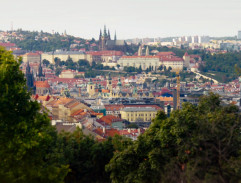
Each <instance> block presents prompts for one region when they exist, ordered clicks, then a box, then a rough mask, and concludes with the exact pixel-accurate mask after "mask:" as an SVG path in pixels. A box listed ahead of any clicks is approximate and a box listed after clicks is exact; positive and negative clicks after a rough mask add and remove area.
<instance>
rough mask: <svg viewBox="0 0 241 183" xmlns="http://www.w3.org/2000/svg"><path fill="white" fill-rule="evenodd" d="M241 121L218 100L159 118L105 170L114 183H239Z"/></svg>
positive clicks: (232, 108) (210, 99)
mask: <svg viewBox="0 0 241 183" xmlns="http://www.w3.org/2000/svg"><path fill="white" fill-rule="evenodd" d="M240 127H241V121H240V115H239V113H238V108H237V107H236V106H232V105H230V106H225V107H223V106H222V105H221V102H220V99H219V97H218V96H217V95H215V94H210V95H209V96H204V97H202V99H201V101H200V103H199V105H198V106H194V105H192V104H190V103H186V104H184V105H183V108H182V110H177V111H174V112H173V113H171V116H170V117H169V118H167V116H166V115H165V113H164V112H159V114H158V115H157V117H156V118H155V120H154V121H153V124H152V125H151V127H150V128H149V129H148V130H147V131H146V132H145V133H144V134H143V135H141V136H140V137H139V138H138V140H137V141H136V142H134V143H133V144H132V145H130V146H128V148H126V149H124V150H122V151H120V152H116V153H115V154H114V157H113V158H112V160H111V161H110V163H109V164H108V165H107V166H106V170H107V171H109V172H110V173H111V179H112V182H148V183H149V182H173V183H175V182H210V183H211V182H217V183H218V182H223V183H226V182H239V181H240V180H241V161H240V158H241V156H240V149H241V137H240Z"/></svg>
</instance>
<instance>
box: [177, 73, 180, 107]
mask: <svg viewBox="0 0 241 183" xmlns="http://www.w3.org/2000/svg"><path fill="white" fill-rule="evenodd" d="M176 75H177V108H176V109H177V110H179V109H180V75H179V71H177V72H176Z"/></svg>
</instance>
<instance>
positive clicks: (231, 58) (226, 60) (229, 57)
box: [199, 52, 241, 82]
mask: <svg viewBox="0 0 241 183" xmlns="http://www.w3.org/2000/svg"><path fill="white" fill-rule="evenodd" d="M202 59H203V61H205V63H204V64H203V65H201V66H200V67H199V70H200V71H201V72H213V73H214V74H215V75H214V76H213V77H214V79H218V80H219V81H222V82H228V81H231V80H233V79H235V78H236V77H237V75H236V74H235V67H234V66H235V65H237V66H238V67H241V63H240V61H241V52H228V53H225V54H213V55H212V54H211V53H205V54H202Z"/></svg>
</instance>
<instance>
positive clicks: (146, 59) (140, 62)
mask: <svg viewBox="0 0 241 183" xmlns="http://www.w3.org/2000/svg"><path fill="white" fill-rule="evenodd" d="M117 63H118V64H119V65H120V66H121V67H135V68H139V67H140V66H141V68H142V69H143V70H146V69H147V68H149V67H150V66H151V68H152V70H157V69H158V67H159V66H160V59H159V56H123V57H121V58H120V59H119V60H118V61H117Z"/></svg>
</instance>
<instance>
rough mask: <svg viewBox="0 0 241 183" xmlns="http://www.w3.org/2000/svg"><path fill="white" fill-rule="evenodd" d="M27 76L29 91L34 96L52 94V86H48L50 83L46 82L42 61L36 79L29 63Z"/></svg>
mask: <svg viewBox="0 0 241 183" xmlns="http://www.w3.org/2000/svg"><path fill="white" fill-rule="evenodd" d="M25 76H26V81H27V89H28V91H29V92H31V93H32V94H38V95H48V94H50V93H51V88H50V85H49V84H48V81H46V80H45V75H44V74H43V68H42V64H41V59H40V64H39V67H38V73H37V75H36V78H34V74H33V71H31V68H30V65H29V62H28V63H27V67H26V73H25Z"/></svg>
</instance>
